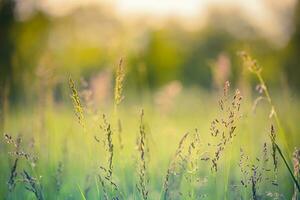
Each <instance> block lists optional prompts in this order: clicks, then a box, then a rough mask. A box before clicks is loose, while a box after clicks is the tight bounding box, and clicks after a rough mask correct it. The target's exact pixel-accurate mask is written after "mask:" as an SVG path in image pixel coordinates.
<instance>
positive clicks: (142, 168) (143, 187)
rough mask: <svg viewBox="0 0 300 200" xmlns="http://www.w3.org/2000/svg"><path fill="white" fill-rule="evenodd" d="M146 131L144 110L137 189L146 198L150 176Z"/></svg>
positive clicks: (145, 199)
mask: <svg viewBox="0 0 300 200" xmlns="http://www.w3.org/2000/svg"><path fill="white" fill-rule="evenodd" d="M146 145H147V144H146V131H145V125H144V110H142V111H141V115H140V128H139V138H138V151H139V158H138V184H137V190H138V191H139V193H140V195H141V197H142V198H143V199H144V200H147V199H148V194H149V191H148V183H149V178H148V177H147V164H146V159H147V158H146V156H147V155H146V152H148V151H147V146H146Z"/></svg>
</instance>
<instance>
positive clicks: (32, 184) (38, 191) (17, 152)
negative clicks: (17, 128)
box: [4, 134, 44, 200]
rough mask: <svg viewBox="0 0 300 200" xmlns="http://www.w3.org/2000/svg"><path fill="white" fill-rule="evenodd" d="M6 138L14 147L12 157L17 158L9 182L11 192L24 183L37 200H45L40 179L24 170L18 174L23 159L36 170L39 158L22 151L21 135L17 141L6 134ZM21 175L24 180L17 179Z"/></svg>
mask: <svg viewBox="0 0 300 200" xmlns="http://www.w3.org/2000/svg"><path fill="white" fill-rule="evenodd" d="M4 138H5V140H6V142H7V143H8V144H10V145H12V146H13V151H11V152H9V154H10V155H11V156H15V158H14V164H13V166H12V167H11V170H10V176H9V180H8V182H7V184H8V189H9V191H10V192H12V190H13V189H14V188H15V186H16V183H17V182H22V183H24V184H25V189H26V190H28V191H30V192H32V193H34V195H35V197H36V199H38V200H43V199H44V196H43V192H42V186H41V184H40V182H39V180H38V178H35V177H33V176H31V175H30V174H29V172H28V171H27V170H25V169H23V171H22V172H21V173H18V172H17V167H18V163H19V160H20V159H21V158H25V160H26V161H27V162H28V163H29V164H30V166H31V168H34V167H35V163H36V161H37V157H36V156H34V155H32V154H29V153H26V152H25V151H23V150H21V143H22V139H21V135H19V136H18V137H17V138H16V139H13V137H12V136H10V135H8V134H4ZM19 174H20V175H21V176H22V179H17V178H18V175H19Z"/></svg>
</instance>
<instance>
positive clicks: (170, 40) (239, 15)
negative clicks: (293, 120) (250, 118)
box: [0, 0, 300, 118]
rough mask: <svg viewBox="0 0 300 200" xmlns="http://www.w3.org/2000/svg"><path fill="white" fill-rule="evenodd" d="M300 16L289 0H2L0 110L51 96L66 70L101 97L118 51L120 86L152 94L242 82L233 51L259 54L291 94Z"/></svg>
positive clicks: (269, 77)
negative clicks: (123, 71)
mask: <svg viewBox="0 0 300 200" xmlns="http://www.w3.org/2000/svg"><path fill="white" fill-rule="evenodd" d="M299 15H300V3H299V2H298V1H296V0H285V1H281V0H247V1H238V0H185V1H183V0H159V1H158V0H151V1H149V0H115V1H108V0H107V1H106V0H103V1H101V0H66V1H59V0H1V1H0V96H1V97H0V101H1V102H0V105H1V113H2V114H1V116H3V113H5V112H6V111H5V110H9V109H12V108H14V107H16V106H18V105H19V106H21V107H22V106H24V105H27V104H32V103H36V102H39V103H40V104H42V105H43V104H45V103H51V102H52V103H53V102H54V103H58V104H59V103H60V101H61V100H62V98H63V96H64V95H68V94H64V92H63V91H64V90H63V88H64V87H66V85H67V84H66V83H67V82H66V80H67V79H68V77H69V76H70V75H72V77H75V79H78V80H79V78H81V79H82V80H84V82H85V83H86V85H87V87H88V88H89V91H90V92H92V95H93V98H94V99H95V100H96V101H107V100H106V99H107V98H106V96H111V92H110V91H111V83H112V77H113V69H114V68H115V67H116V66H117V65H118V61H119V59H120V58H121V57H122V58H123V59H124V62H125V67H126V74H127V75H126V76H127V78H126V84H125V85H126V88H125V89H126V91H127V93H132V94H136V95H137V96H139V94H140V93H142V92H145V91H146V93H147V94H152V93H153V92H155V91H157V90H158V89H160V88H164V90H163V91H164V92H162V93H163V94H161V93H159V94H158V98H157V99H156V101H157V102H158V103H160V99H164V98H163V97H162V98H160V97H161V96H163V95H171V96H172V95H176V93H178V92H179V91H180V90H181V89H182V88H188V87H197V88H201V89H204V90H211V89H215V88H219V87H221V85H223V83H224V82H225V80H230V81H231V82H232V83H233V84H234V85H238V87H246V86H245V84H244V86H243V82H245V81H243V80H244V79H248V81H247V82H249V80H250V82H251V79H252V78H250V77H248V78H247V76H248V75H245V74H244V72H243V71H244V69H243V68H242V67H241V62H240V59H239V58H238V56H237V55H236V52H237V51H240V50H246V51H248V52H249V53H250V54H251V55H253V57H255V58H257V59H258V61H259V63H260V65H262V66H263V75H264V77H265V78H266V81H267V83H268V85H269V86H271V87H272V88H273V89H277V90H284V91H286V90H290V92H291V94H293V95H297V93H298V92H299V91H300V78H299V77H300V62H299V61H300V60H299V52H300V16H299ZM168 91H169V93H170V94H169V93H168ZM173 93H175V94H173ZM44 101H48V102H44ZM2 118H3V117H2Z"/></svg>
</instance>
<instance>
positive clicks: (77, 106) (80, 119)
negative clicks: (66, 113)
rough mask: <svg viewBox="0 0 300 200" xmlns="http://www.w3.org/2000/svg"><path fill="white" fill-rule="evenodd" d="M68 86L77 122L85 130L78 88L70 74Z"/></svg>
mask: <svg viewBox="0 0 300 200" xmlns="http://www.w3.org/2000/svg"><path fill="white" fill-rule="evenodd" d="M69 87H70V89H71V99H72V102H73V107H74V111H75V115H76V117H77V120H78V122H79V124H80V125H81V126H82V127H83V129H84V130H85V119H84V115H83V106H82V103H81V101H80V97H79V93H78V90H77V88H76V85H75V83H74V81H73V79H72V78H71V76H70V78H69Z"/></svg>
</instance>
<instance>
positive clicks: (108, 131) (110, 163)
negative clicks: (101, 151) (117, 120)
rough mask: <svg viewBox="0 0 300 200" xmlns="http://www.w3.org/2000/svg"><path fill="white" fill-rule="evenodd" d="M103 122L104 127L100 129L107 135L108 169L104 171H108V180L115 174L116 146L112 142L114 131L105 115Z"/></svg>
mask: <svg viewBox="0 0 300 200" xmlns="http://www.w3.org/2000/svg"><path fill="white" fill-rule="evenodd" d="M102 120H103V122H102V125H100V128H101V129H102V130H103V131H104V133H105V140H104V144H105V150H106V153H107V154H108V156H107V161H106V162H107V167H106V168H104V169H106V173H107V174H106V178H108V179H111V177H112V173H113V157H114V144H113V140H112V136H113V131H112V128H111V125H110V123H109V122H108V121H107V118H106V116H105V115H104V114H103V115H102Z"/></svg>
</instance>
